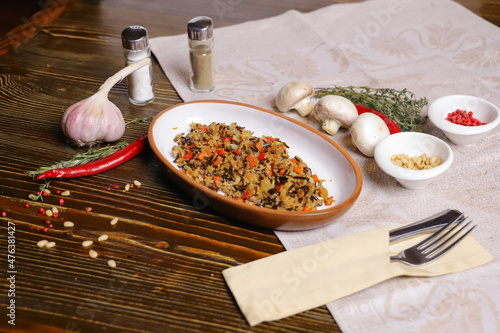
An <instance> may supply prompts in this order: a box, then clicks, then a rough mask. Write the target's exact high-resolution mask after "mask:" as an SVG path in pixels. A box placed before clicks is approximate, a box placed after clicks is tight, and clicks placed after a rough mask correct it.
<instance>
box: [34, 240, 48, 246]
mask: <svg viewBox="0 0 500 333" xmlns="http://www.w3.org/2000/svg"><path fill="white" fill-rule="evenodd" d="M47 243H48V241H47V240H46V239H42V240H40V241H38V242H37V243H36V245H37V246H38V247H45V245H47Z"/></svg>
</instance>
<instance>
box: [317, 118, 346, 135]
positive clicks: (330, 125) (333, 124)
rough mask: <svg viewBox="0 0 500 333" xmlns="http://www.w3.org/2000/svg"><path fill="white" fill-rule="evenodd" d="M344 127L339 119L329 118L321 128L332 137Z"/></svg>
mask: <svg viewBox="0 0 500 333" xmlns="http://www.w3.org/2000/svg"><path fill="white" fill-rule="evenodd" d="M341 126H342V123H341V122H340V121H338V120H337V119H332V118H327V119H325V120H324V121H323V124H322V125H321V128H322V129H323V130H324V131H325V132H326V133H328V134H330V135H335V134H337V131H338V130H339V128H340V127H341Z"/></svg>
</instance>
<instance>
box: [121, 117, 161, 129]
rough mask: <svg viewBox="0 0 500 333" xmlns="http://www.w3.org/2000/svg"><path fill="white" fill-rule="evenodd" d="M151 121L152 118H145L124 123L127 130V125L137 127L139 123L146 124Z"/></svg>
mask: <svg viewBox="0 0 500 333" xmlns="http://www.w3.org/2000/svg"><path fill="white" fill-rule="evenodd" d="M153 119H154V116H150V117H145V118H136V119H133V120H131V121H128V122H126V123H125V127H126V128H129V127H128V125H137V124H140V123H146V122H148V121H151V120H153Z"/></svg>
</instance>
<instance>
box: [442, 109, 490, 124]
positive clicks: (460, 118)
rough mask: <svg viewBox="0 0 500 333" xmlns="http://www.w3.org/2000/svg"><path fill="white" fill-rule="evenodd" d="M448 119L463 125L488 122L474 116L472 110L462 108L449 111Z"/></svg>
mask: <svg viewBox="0 0 500 333" xmlns="http://www.w3.org/2000/svg"><path fill="white" fill-rule="evenodd" d="M446 120H448V121H450V122H452V123H453V124H457V125H463V126H481V125H485V124H486V123H482V122H481V121H480V120H479V119H477V118H474V113H473V112H472V111H469V112H467V111H465V110H460V109H457V110H455V111H453V112H451V113H448V117H446Z"/></svg>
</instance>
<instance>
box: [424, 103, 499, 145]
mask: <svg viewBox="0 0 500 333" xmlns="http://www.w3.org/2000/svg"><path fill="white" fill-rule="evenodd" d="M457 110H462V111H466V112H468V113H469V112H472V117H473V118H475V119H478V120H479V121H480V122H481V123H483V125H478V126H466V125H459V124H455V123H453V122H452V121H450V120H447V119H446V118H448V114H450V113H453V112H455V111H457ZM429 119H430V121H431V122H432V123H433V124H434V125H435V126H436V127H437V128H439V129H440V130H442V131H443V132H444V134H445V135H446V137H447V138H448V139H449V140H450V141H451V142H453V143H454V144H456V145H460V146H464V145H470V144H473V143H476V142H478V141H480V140H482V139H483V138H485V137H486V136H487V135H488V134H490V133H491V132H492V131H493V130H494V129H495V128H496V127H497V125H498V124H499V123H500V110H499V109H498V107H497V106H495V105H494V104H492V103H490V102H488V101H486V100H484V99H482V98H478V97H474V96H467V95H449V96H443V97H440V98H438V99H436V100H435V101H434V102H432V103H431V105H430V106H429Z"/></svg>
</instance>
